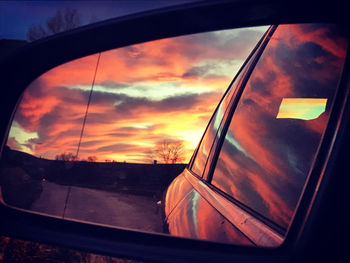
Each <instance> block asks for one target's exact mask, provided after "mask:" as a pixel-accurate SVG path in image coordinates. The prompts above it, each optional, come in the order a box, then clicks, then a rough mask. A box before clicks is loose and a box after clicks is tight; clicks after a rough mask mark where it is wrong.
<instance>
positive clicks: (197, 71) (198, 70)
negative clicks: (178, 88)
mask: <svg viewBox="0 0 350 263" xmlns="http://www.w3.org/2000/svg"><path fill="white" fill-rule="evenodd" d="M215 68H216V67H215V65H204V66H197V67H192V68H190V69H189V70H188V71H187V72H185V73H184V74H183V75H182V77H183V78H188V77H204V76H207V75H208V72H209V71H210V70H215Z"/></svg>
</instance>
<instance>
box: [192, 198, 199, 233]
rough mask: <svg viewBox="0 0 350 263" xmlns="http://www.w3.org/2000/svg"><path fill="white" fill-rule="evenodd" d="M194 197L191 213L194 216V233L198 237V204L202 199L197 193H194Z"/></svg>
mask: <svg viewBox="0 0 350 263" xmlns="http://www.w3.org/2000/svg"><path fill="white" fill-rule="evenodd" d="M193 193H194V194H193V197H192V200H191V205H192V207H191V212H192V215H191V217H190V218H192V219H193V226H194V231H195V233H196V235H198V225H197V224H198V218H197V215H198V202H199V199H200V195H199V193H198V192H197V191H194V192H193Z"/></svg>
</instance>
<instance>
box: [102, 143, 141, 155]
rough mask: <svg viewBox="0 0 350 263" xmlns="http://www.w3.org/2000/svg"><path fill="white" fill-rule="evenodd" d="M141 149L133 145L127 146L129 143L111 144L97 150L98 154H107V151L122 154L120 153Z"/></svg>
mask: <svg viewBox="0 0 350 263" xmlns="http://www.w3.org/2000/svg"><path fill="white" fill-rule="evenodd" d="M138 148H140V147H139V146H136V145H133V144H127V143H116V144H111V145H107V146H103V147H100V148H97V149H96V152H105V151H107V152H108V151H111V152H114V153H120V152H128V151H131V150H135V149H138Z"/></svg>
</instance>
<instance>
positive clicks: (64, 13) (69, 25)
mask: <svg viewBox="0 0 350 263" xmlns="http://www.w3.org/2000/svg"><path fill="white" fill-rule="evenodd" d="M78 26H80V15H79V14H78V11H77V10H76V9H73V8H64V9H58V10H57V11H56V14H55V15H54V16H52V17H49V18H48V19H46V23H45V25H44V26H41V25H32V26H31V27H30V28H29V29H28V32H27V39H28V41H34V40H37V39H40V38H43V37H46V36H49V35H52V34H57V33H59V32H63V31H66V30H69V29H73V28H76V27H78Z"/></svg>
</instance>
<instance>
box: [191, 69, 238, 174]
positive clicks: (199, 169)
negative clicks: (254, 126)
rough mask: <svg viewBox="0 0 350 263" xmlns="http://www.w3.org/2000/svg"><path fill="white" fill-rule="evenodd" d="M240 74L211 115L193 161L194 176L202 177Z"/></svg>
mask: <svg viewBox="0 0 350 263" xmlns="http://www.w3.org/2000/svg"><path fill="white" fill-rule="evenodd" d="M241 75H242V73H241V74H240V75H239V76H238V77H237V78H236V79H235V81H234V82H233V83H232V85H231V86H230V88H229V90H228V92H227V93H226V95H225V97H224V98H223V100H222V101H221V102H220V104H219V106H218V108H217V109H216V111H215V114H214V115H213V118H212V119H211V120H210V124H209V126H208V128H207V130H206V132H205V134H204V136H203V139H202V141H201V144H200V146H199V148H198V151H197V154H196V157H195V159H194V161H193V164H192V167H191V171H192V172H194V173H195V174H197V175H199V176H202V174H203V171H204V167H205V164H206V161H207V158H208V156H209V153H210V150H211V147H212V145H213V142H214V139H215V136H216V134H217V132H220V131H218V130H219V128H221V127H220V126H221V121H222V119H223V117H224V114H225V111H226V109H227V107H228V104H229V103H230V101H231V97H232V94H233V91H234V90H235V88H236V86H237V83H238V80H239V79H241Z"/></svg>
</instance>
